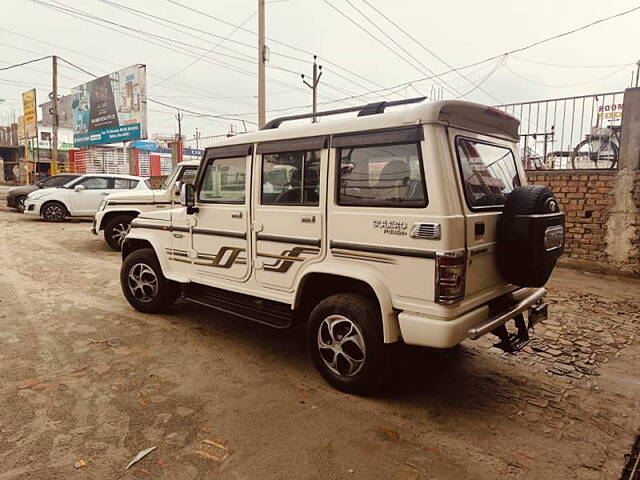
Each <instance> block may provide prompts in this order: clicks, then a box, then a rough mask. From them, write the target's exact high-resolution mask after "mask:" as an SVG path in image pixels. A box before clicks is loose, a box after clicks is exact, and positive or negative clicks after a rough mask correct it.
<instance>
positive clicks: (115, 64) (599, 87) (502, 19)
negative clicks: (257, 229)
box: [0, 0, 640, 137]
mask: <svg viewBox="0 0 640 480" xmlns="http://www.w3.org/2000/svg"><path fill="white" fill-rule="evenodd" d="M42 2H46V3H51V4H55V5H57V6H59V7H62V8H66V9H69V10H72V11H73V10H75V11H76V12H78V13H81V12H83V13H87V14H90V15H94V16H97V17H99V18H101V19H104V20H108V21H110V22H113V23H116V24H121V25H123V26H126V27H130V28H132V29H136V30H143V31H145V32H148V33H151V34H154V35H156V37H149V36H146V35H144V34H141V33H136V32H132V31H129V33H130V34H131V35H133V36H135V37H143V39H141V38H133V37H132V36H128V35H127V34H126V33H123V31H122V29H121V28H120V27H117V26H115V25H113V24H111V25H104V26H101V25H96V24H92V23H89V22H87V21H85V20H82V19H79V18H75V17H72V16H70V15H68V14H65V13H60V12H58V11H54V10H51V9H50V8H48V7H46V6H43V5H41V4H37V3H34V2H32V1H29V0H11V1H9V0H3V1H2V19H3V22H2V24H1V25H0V52H1V53H0V67H1V66H7V65H10V64H14V63H18V62H21V61H26V60H30V59H33V58H37V57H39V56H43V55H52V54H56V55H59V56H61V57H63V58H65V59H66V60H69V61H70V62H73V63H75V64H78V65H80V66H82V67H84V68H85V69H86V70H88V71H89V72H91V73H94V74H96V75H104V74H107V73H109V72H111V71H114V70H117V69H119V68H121V67H125V66H128V65H131V64H135V63H143V64H146V65H147V73H148V86H149V88H148V96H149V97H150V98H153V99H156V100H158V101H161V102H164V103H167V104H171V105H175V106H179V107H182V108H184V109H189V110H192V111H196V112H203V113H207V114H212V115H222V116H224V115H228V116H231V117H235V118H244V119H246V120H249V121H253V122H256V121H257V118H256V116H257V115H256V113H255V112H256V111H257V99H256V92H257V79H256V72H257V65H256V64H255V62H256V57H257V53H256V52H257V50H256V45H257V37H256V36H255V35H253V34H252V33H249V32H246V31H242V30H240V29H236V28H235V27H233V26H232V25H238V24H241V23H243V22H246V23H244V27H243V28H246V29H248V30H250V31H252V32H253V31H256V30H257V20H258V19H257V12H256V9H257V0H215V1H211V0H176V2H178V3H180V4H183V5H187V6H189V7H191V8H194V9H197V10H200V11H201V12H203V13H206V14H208V15H210V16H213V17H218V18H219V19H222V20H224V21H226V22H228V23H229V24H232V25H229V24H225V23H222V22H221V21H219V20H215V19H213V18H211V17H207V16H205V15H203V14H201V13H196V12H193V11H189V10H187V9H185V8H183V7H181V6H180V5H177V4H176V3H173V2H172V1H171V0H153V1H152V0H109V2H107V1H105V0H55V1H54V0H42ZM109 3H111V4H109ZM9 4H10V5H11V7H10V8H8V6H9ZM113 4H121V5H126V6H127V7H129V8H134V9H137V10H139V11H141V12H145V13H149V14H152V15H155V16H156V17H158V18H155V19H153V18H149V17H146V16H144V15H142V14H139V13H135V12H130V11H129V12H127V11H123V10H122V9H120V8H118V7H116V6H114V5H113ZM332 5H333V7H335V8H333V7H332ZM638 5H639V2H638V0H635V1H633V0H617V1H615V2H603V1H599V0H538V1H537V2H521V1H513V0H483V1H477V0H459V1H452V0H449V1H446V2H434V1H427V0H326V1H325V0H272V1H269V0H267V6H266V25H267V27H266V33H267V37H269V38H271V40H268V41H267V44H268V46H269V47H270V50H271V56H270V61H269V63H268V69H267V79H268V82H267V94H268V95H267V119H269V118H273V117H275V116H278V115H281V114H283V113H287V112H285V111H283V109H286V108H290V107H304V108H299V109H297V110H289V111H288V112H303V111H306V110H309V107H308V105H310V101H311V92H310V90H309V89H308V88H307V87H305V86H304V85H303V84H302V81H301V78H300V73H307V74H310V73H311V63H312V61H313V59H312V56H311V53H316V54H317V55H318V57H319V63H320V64H322V65H324V67H325V68H324V70H325V71H324V74H323V76H322V79H321V82H320V90H319V92H320V98H319V101H320V102H332V101H334V100H338V99H343V98H345V97H350V96H361V95H363V94H367V92H371V91H375V90H381V89H383V88H388V87H392V86H395V85H399V84H403V83H406V82H412V83H411V85H408V86H404V87H400V88H396V89H392V90H387V91H382V92H379V93H373V94H368V95H366V96H363V97H361V98H360V97H359V98H358V99H357V100H349V101H347V100H342V101H340V102H333V103H327V106H326V107H324V108H333V107H337V106H344V105H347V104H353V103H366V102H369V101H375V100H383V99H390V98H404V97H405V96H417V95H418V94H419V92H420V93H422V94H424V95H427V96H430V95H431V94H432V92H433V90H434V87H435V86H438V85H440V88H442V89H443V90H444V96H445V98H456V97H458V96H463V98H466V99H469V100H472V101H477V102H481V103H486V104H490V105H496V104H499V103H509V102H518V101H526V100H535V99H542V98H555V97H564V96H569V95H578V94H589V93H596V92H608V91H618V90H623V89H624V88H626V87H628V86H629V84H630V82H631V73H632V71H634V70H635V62H636V61H637V60H638V59H639V57H640V51H639V49H638V47H637V46H638V44H640V29H639V28H638V24H639V23H640V11H636V12H633V13H631V14H628V15H626V16H623V17H621V18H616V19H613V20H610V21H608V22H605V23H602V24H600V25H596V26H595V27H592V28H590V29H587V30H584V31H581V32H578V33H576V34H573V35H570V36H567V37H564V38H560V39H557V40H554V41H552V42H549V43H546V44H544V45H540V46H537V47H534V48H531V49H529V50H526V51H524V52H521V53H517V54H514V55H513V56H509V57H508V58H507V59H506V62H505V61H504V60H503V59H502V60H500V61H498V60H494V61H492V62H487V63H484V64H481V65H478V66H476V67H472V68H469V69H466V70H463V72H464V74H465V76H467V77H468V79H470V80H471V82H470V81H469V80H468V79H465V78H462V77H460V76H459V75H457V74H456V73H451V74H448V75H446V76H443V77H441V79H439V80H424V81H420V79H422V78H424V77H427V76H429V75H430V74H429V71H432V72H436V73H440V72H445V71H447V70H449V67H448V66H447V65H446V64H444V63H443V62H442V61H440V60H438V59H437V58H435V57H434V56H433V55H432V54H431V53H429V52H428V51H427V49H428V50H431V51H432V52H433V53H435V54H436V55H437V56H438V57H440V58H441V59H442V60H443V61H444V62H446V63H447V64H449V65H451V66H454V67H459V66H463V65H468V64H471V63H474V62H477V61H480V60H484V59H486V58H488V57H492V56H495V55H498V54H501V53H504V52H506V51H508V50H512V49H515V48H517V47H520V46H524V45H527V44H529V43H532V42H534V41H537V40H540V39H542V38H545V37H548V36H551V35H554V34H557V33H561V32H564V31H567V30H570V29H572V28H574V27H579V26H582V25H584V24H587V23H589V22H591V21H593V20H597V19H599V18H602V17H606V16H609V15H612V14H615V13H618V12H622V11H624V10H628V9H630V8H633V7H636V6H638ZM354 7H355V8H354ZM372 7H375V8H376V9H378V10H379V11H380V12H382V13H383V14H385V15H386V16H388V18H389V19H390V20H392V21H393V22H395V23H396V24H397V25H398V26H399V27H401V28H403V29H404V30H406V32H407V33H409V34H410V35H412V36H414V37H415V38H416V39H417V40H418V41H419V42H420V44H421V45H422V46H420V45H418V44H417V43H415V42H414V41H413V40H411V39H410V38H409V37H407V36H406V35H404V34H403V33H402V32H401V31H399V30H398V29H397V28H396V27H395V26H393V25H392V24H390V23H389V22H388V21H387V20H385V19H384V18H383V17H381V16H380V14H379V13H377V12H376V11H375V10H374V9H373V8H372ZM336 9H338V10H339V11H341V12H343V13H344V14H345V15H346V16H347V17H349V18H351V19H352V20H354V22H355V24H354V23H352V22H350V21H349V20H348V19H347V18H345V17H344V16H343V15H341V14H340V13H339V12H338V11H336ZM356 9H359V10H360V11H361V12H362V13H364V14H365V15H366V16H367V17H369V18H370V19H371V20H373V21H374V22H375V24H376V25H377V26H378V28H379V29H380V30H378V29H377V28H376V27H374V26H373V25H372V24H371V23H368V21H367V20H366V19H365V18H364V17H362V16H360V13H358V11H357V10H356ZM162 19H167V20H169V21H173V22H178V23H181V24H183V25H185V26H188V27H192V28H193V29H196V30H192V29H188V28H185V27H179V26H176V25H167V24H166V23H162ZM91 21H94V22H95V20H91ZM98 23H99V22H98ZM356 24H357V25H360V26H362V27H363V29H364V30H366V31H368V32H370V35H368V34H367V33H366V32H365V31H363V30H362V29H360V28H359V27H358V26H357V25H356ZM109 28H112V29H118V30H119V31H118V32H117V31H114V30H112V29H109ZM176 29H177V30H176ZM11 32H14V33H11ZM382 32H384V33H385V34H386V35H388V36H389V37H391V38H392V39H393V40H394V41H395V42H397V44H394V43H393V42H392V40H390V39H389V38H388V37H386V36H385V35H384V34H383V33H382ZM16 33H17V34H20V35H25V36H28V37H30V38H26V37H24V36H19V35H16ZM216 35H217V36H218V37H216ZM161 37H165V38H161ZM372 37H375V38H377V39H379V41H380V42H382V43H380V42H378V41H376V40H375V39H374V38H372ZM225 39H226V40H225ZM221 40H224V41H223V42H222V43H221V44H220V45H218V44H219V43H220V42H221ZM172 41H173V42H172ZM276 41H277V42H280V43H277V42H276ZM43 42H47V43H43ZM149 42H151V43H149ZM175 42H182V43H178V44H176V43H175ZM383 44H385V45H388V46H389V48H386V47H385V46H384V45H383ZM398 44H399V45H400V46H398ZM216 45H218V46H217V47H216ZM291 46H293V47H295V48H297V49H299V50H296V49H293V48H291ZM214 47H215V48H214ZM401 47H402V48H401ZM425 47H426V48H425ZM403 49H404V50H405V51H403ZM305 52H308V53H305ZM407 52H408V53H407ZM400 56H405V58H407V61H403V60H402V59H401V58H400ZM290 57H295V58H290ZM411 57H413V58H411ZM303 60H306V61H307V63H304V62H303ZM535 62H545V63H550V64H554V65H542V64H540V63H535ZM555 65H562V66H555ZM581 66H582V67H585V66H589V67H594V68H579V67H581ZM50 69H51V62H50V60H47V61H42V62H38V63H35V64H31V65H28V66H27V67H20V68H16V69H12V70H7V71H2V72H0V98H1V99H5V100H6V101H5V102H4V103H2V104H1V105H0V120H4V121H2V122H0V123H5V122H6V119H7V118H8V117H9V116H10V115H11V114H12V113H13V112H15V113H16V114H20V113H21V111H20V93H21V92H22V91H24V90H27V89H29V88H32V87H36V88H37V89H38V101H39V102H41V101H43V100H44V99H45V98H46V96H47V95H48V93H49V91H50V87H48V85H50V82H51V74H50ZM169 77H171V78H169ZM91 78H92V77H91V76H89V75H88V74H86V73H83V72H80V71H78V70H74V69H73V68H72V67H69V66H68V65H65V64H62V65H61V67H60V85H61V86H62V88H61V92H62V93H63V94H67V93H69V92H70V88H71V87H73V86H76V85H78V84H81V83H84V82H86V81H88V80H90V79H91ZM480 82H483V83H482V84H481V88H476V87H474V84H476V85H477V84H478V83H480ZM482 90H485V91H486V92H484V91H482ZM468 92H470V93H468ZM269 110H281V111H277V112H269ZM174 115H175V110H174V109H172V108H169V107H165V106H162V105H159V104H156V103H152V102H149V132H150V133H162V134H172V133H175V131H176V129H177V124H176V120H175V118H174ZM187 115H188V114H187ZM230 124H234V125H235V128H239V129H240V130H241V129H242V128H243V126H242V124H241V123H239V122H236V121H229V120H223V119H213V118H195V117H193V116H187V117H186V118H185V119H184V121H183V132H184V133H186V134H187V136H188V137H191V136H193V134H194V133H195V129H196V127H197V128H198V130H200V131H201V132H202V135H215V134H223V133H226V132H228V130H229V128H230V127H229V125H230ZM247 127H248V128H252V125H251V124H247Z"/></svg>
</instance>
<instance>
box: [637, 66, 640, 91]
mask: <svg viewBox="0 0 640 480" xmlns="http://www.w3.org/2000/svg"><path fill="white" fill-rule="evenodd" d="M636 65H638V69H637V70H636V87H637V86H638V75H640V60H638V62H637V63H636Z"/></svg>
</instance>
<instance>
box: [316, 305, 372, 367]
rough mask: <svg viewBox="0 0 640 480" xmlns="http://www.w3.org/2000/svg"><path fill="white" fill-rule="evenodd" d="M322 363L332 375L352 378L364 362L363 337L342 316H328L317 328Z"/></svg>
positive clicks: (352, 324)
mask: <svg viewBox="0 0 640 480" xmlns="http://www.w3.org/2000/svg"><path fill="white" fill-rule="evenodd" d="M317 338H318V349H319V350H320V357H321V358H322V361H323V362H324V364H325V365H326V366H327V368H328V369H329V370H331V371H332V372H333V373H334V374H336V375H339V376H340V377H353V376H354V375H356V374H358V373H359V372H360V370H362V367H363V366H364V363H365V360H366V348H365V343H364V337H363V335H362V332H361V331H360V329H359V328H358V326H357V325H356V324H355V323H354V322H352V321H351V320H349V319H348V318H347V317H344V316H342V315H330V316H328V317H327V318H325V319H324V320H323V321H322V323H321V324H320V328H318V337H317Z"/></svg>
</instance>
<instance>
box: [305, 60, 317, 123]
mask: <svg viewBox="0 0 640 480" xmlns="http://www.w3.org/2000/svg"><path fill="white" fill-rule="evenodd" d="M317 59H318V56H317V55H314V56H313V83H309V82H307V81H306V80H305V79H304V73H303V74H302V75H301V76H302V82H303V83H304V84H305V85H306V86H307V87H309V88H310V89H311V90H312V91H313V123H316V122H317V121H318V117H316V113H317V112H318V83H320V77H321V76H322V65H318V62H317Z"/></svg>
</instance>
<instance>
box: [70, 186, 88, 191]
mask: <svg viewBox="0 0 640 480" xmlns="http://www.w3.org/2000/svg"><path fill="white" fill-rule="evenodd" d="M73 189H74V190H75V191H76V192H78V193H80V192H84V191H85V190H86V187H85V186H84V185H76V186H75V187H73Z"/></svg>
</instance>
